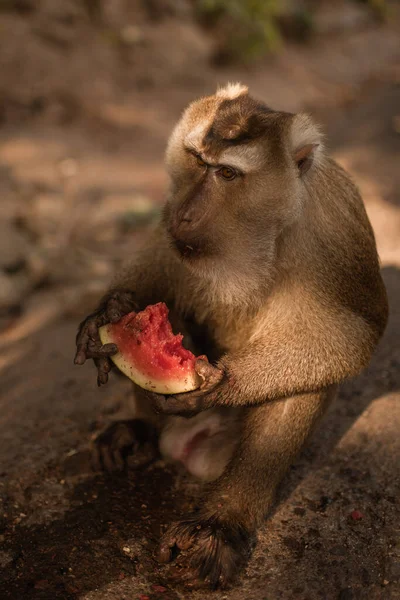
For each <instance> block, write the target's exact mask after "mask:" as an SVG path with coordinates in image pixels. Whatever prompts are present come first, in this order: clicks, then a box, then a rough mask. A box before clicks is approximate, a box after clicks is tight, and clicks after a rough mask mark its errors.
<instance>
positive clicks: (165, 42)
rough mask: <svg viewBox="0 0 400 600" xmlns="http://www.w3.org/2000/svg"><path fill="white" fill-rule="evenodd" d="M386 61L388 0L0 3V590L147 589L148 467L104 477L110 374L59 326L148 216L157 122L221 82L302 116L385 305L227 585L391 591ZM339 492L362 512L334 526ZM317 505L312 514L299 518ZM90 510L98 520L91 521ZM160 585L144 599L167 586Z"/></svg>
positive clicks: (162, 132)
mask: <svg viewBox="0 0 400 600" xmlns="http://www.w3.org/2000/svg"><path fill="white" fill-rule="evenodd" d="M399 58H400V4H399V3H398V2H396V1H389V0H388V1H385V0H339V1H337V2H329V1H328V0H326V1H324V0H322V1H317V0H243V1H241V0H0V377H1V380H2V385H1V387H0V390H1V391H0V394H1V399H0V406H1V411H0V448H1V452H0V499H1V500H2V502H3V509H2V510H1V509H0V547H1V548H2V549H0V573H1V572H3V575H4V578H5V579H4V580H5V581H6V582H7V592H6V596H5V597H8V598H18V599H21V598H49V599H50V598H51V599H53V598H85V599H86V598H87V599H88V600H89V599H92V598H93V599H96V600H98V599H100V598H123V597H129V598H131V597H132V598H136V597H138V598H139V597H141V596H140V593H141V594H142V596H143V598H153V597H154V598H155V597H159V596H157V593H158V594H159V593H161V592H156V591H154V589H153V588H151V585H153V584H152V583H151V582H152V581H153V579H154V577H153V575H151V573H154V572H155V571H154V569H155V568H156V567H155V566H154V564H153V563H152V562H151V559H150V558H149V557H150V551H148V552H147V554H146V551H144V550H141V549H140V548H141V547H142V546H140V548H139V546H138V544H137V542H135V539H136V540H137V539H142V538H143V539H145V540H150V542H149V543H150V546H151V543H152V541H154V539H155V537H156V536H157V534H156V533H155V531H156V529H157V526H159V523H160V519H162V518H164V519H165V515H164V516H162V515H161V516H159V519H158V521H157V516H156V517H155V525H154V526H153V529H150V530H148V529H146V527H148V522H147V521H146V522H145V520H144V519H143V515H142V512H143V509H141V508H140V507H141V506H142V504H143V505H146V506H147V504H148V502H147V501H145V502H144V503H143V502H142V501H143V496H141V495H140V493H138V489H137V487H138V486H139V488H140V485H142V484H143V490H144V491H143V494H144V497H145V498H146V497H147V496H148V495H149V494H150V495H151V490H150V491H149V489H148V488H146V485H148V481H147V483H146V478H144V480H143V481H142V482H141V480H140V481H139V482H138V481H137V480H135V481H133V480H131V479H129V478H128V480H118V482H117V483H116V484H115V485H112V486H110V488H109V487H108V483H107V481H108V480H107V479H104V478H103V479H102V478H101V476H98V475H96V476H94V475H93V474H92V473H90V469H89V466H88V460H87V453H86V450H85V448H86V446H87V445H88V444H89V442H90V439H91V437H92V436H93V435H95V433H96V432H98V431H99V430H100V429H101V428H102V427H103V426H104V425H105V424H106V423H107V422H108V420H109V419H110V418H116V415H118V414H119V411H120V409H121V410H122V408H121V405H122V404H123V403H122V400H121V399H123V398H124V396H126V395H127V394H128V393H129V391H128V388H127V386H126V385H125V382H119V381H118V382H113V384H112V385H109V386H107V387H106V388H105V389H101V390H97V389H96V388H95V386H94V384H95V377H94V372H93V369H91V368H90V367H89V366H86V367H84V368H81V369H78V368H74V367H73V366H72V358H73V348H74V335H75V331H76V327H77V323H78V322H79V321H80V320H81V319H82V318H83V317H84V316H85V315H86V314H87V313H88V312H89V311H90V310H91V309H92V308H93V307H94V306H95V305H96V303H97V301H98V299H99V297H100V296H101V294H102V293H103V291H104V290H105V288H106V287H107V283H108V281H109V280H110V278H111V276H112V274H113V272H114V271H115V269H116V268H117V267H118V265H119V264H120V263H121V261H122V260H123V259H126V258H127V257H129V255H130V253H132V252H133V251H134V249H135V247H136V246H137V245H138V244H139V243H140V241H141V239H142V238H143V236H144V235H145V234H146V229H147V228H148V227H149V226H151V224H152V223H153V222H154V220H155V219H156V218H157V215H158V213H159V210H160V206H161V205H162V202H163V198H164V194H165V189H166V185H167V178H166V174H165V171H164V168H163V153H164V149H165V145H166V141H167V139H168V135H169V133H170V131H171V129H172V127H173V124H174V123H175V121H176V120H177V119H178V118H179V115H180V113H181V111H182V110H183V108H184V107H185V106H186V105H187V103H188V102H190V101H191V100H193V99H195V98H196V97H198V96H200V95H206V94H209V93H213V92H214V90H215V89H216V87H217V86H218V85H219V84H221V85H223V84H225V83H226V82H228V81H241V82H243V83H245V84H247V85H248V86H249V87H250V91H251V93H252V94H253V95H254V96H256V97H258V98H260V99H262V100H264V101H265V102H266V103H267V104H269V105H270V106H271V107H272V108H276V109H283V110H288V111H300V110H305V111H308V112H311V113H313V114H314V115H315V117H316V118H317V120H319V121H320V122H321V123H322V124H323V127H324V129H325V131H326V133H327V144H328V147H329V148H330V150H331V152H332V153H333V155H334V156H335V158H336V159H337V160H338V161H339V162H340V163H341V164H342V165H343V166H344V167H345V168H346V169H348V170H349V171H350V172H351V174H352V175H353V177H354V179H355V180H356V182H357V183H358V185H359V186H360V188H361V190H362V193H363V196H364V199H365V203H366V207H367V210H368V213H369V216H370V218H371V221H372V223H373V226H374V229H375V232H376V237H377V242H378V248H379V252H380V256H381V261H382V266H383V269H384V276H385V281H386V284H387V286H388V291H389V296H390V300H391V306H392V318H391V319H392V320H391V322H390V325H389V327H388V332H387V334H386V337H385V340H384V342H383V345H382V347H381V350H380V351H379V353H378V355H377V358H376V360H375V362H374V363H373V364H372V366H371V369H370V370H369V371H368V372H367V373H366V374H365V375H363V376H362V377H361V378H359V379H357V380H356V382H355V383H353V384H350V385H349V386H347V387H345V389H344V391H343V392H342V395H341V399H340V400H339V403H338V404H337V406H336V408H334V409H333V411H332V412H331V413H330V415H329V416H328V418H327V422H326V424H325V429H324V430H323V431H324V433H321V434H317V437H316V440H315V441H314V442H313V445H312V447H311V450H309V451H308V453H306V455H305V456H304V457H303V458H301V459H300V461H299V463H298V465H297V466H296V467H295V469H294V473H295V474H293V475H292V479H291V480H290V481H291V482H292V483H291V484H289V488H288V489H289V491H288V492H287V495H288V498H289V499H288V501H287V503H286V504H285V505H284V507H283V508H281V509H279V510H280V512H279V511H278V513H277V515H275V517H274V519H273V520H272V522H271V523H272V524H271V525H269V529H268V530H267V532H266V533H265V534H263V535H264V538H263V540H264V541H262V543H261V544H260V548H261V549H260V550H259V555H258V556H257V557H256V562H253V563H252V566H251V569H252V570H251V569H250V571H249V572H248V574H247V579H245V582H244V583H243V584H242V587H241V588H239V589H238V591H235V592H232V593H231V595H230V596H229V598H232V599H233V600H235V599H236V598H237V599H241V598H250V597H252V598H253V597H260V598H262V597H263V596H262V595H260V594H262V593H263V591H264V590H265V586H266V581H268V586H269V589H270V590H271V594H272V595H268V594H267V597H268V598H269V599H275V598H292V597H293V598H317V597H318V598H319V597H321V598H322V597H323V598H340V599H341V600H349V599H351V598H358V597H360V598H369V599H373V598H395V597H400V588H399V585H400V584H399V583H398V582H399V579H400V569H399V567H398V565H399V562H398V559H399V555H398V554H396V555H395V554H394V553H395V552H400V550H398V548H399V546H398V544H399V538H398V530H397V533H396V529H395V528H396V527H397V523H398V516H399V514H398V508H396V506H395V502H394V501H393V498H396V497H398V492H399V491H400V490H399V478H400V473H399V462H400V461H399V450H400V448H399V441H398V440H399V439H400V436H399V427H400V414H399V408H398V406H399V405H398V399H399V397H398V388H399V385H398V384H399V379H400V377H399V365H400V360H399V358H400V357H399V347H398V336H399V322H400V318H399V308H398V307H399V306H400V300H399V299H400V283H399V267H400V197H399V188H400V168H399V167H400V60H399ZM350 398H351V399H352V403H350V402H349V400H350ZM377 399H379V402H378V400H377ZM388 414H390V416H391V418H390V419H389V420H388V419H387V415H388ZM365 440H368V444H366V446H365V447H364V446H363V444H362V442H363V441H364V442H365ZM360 445H361V446H362V447H363V448H364V449H363V450H361V451H360V449H359V448H360ZM354 448H357V449H358V450H357V452H355V450H354ZM353 451H354V452H355V455H354V456H353V455H352V452H353ZM328 455H329V458H327V456H328ZM321 456H322V458H321ZM366 465H372V466H370V467H368V468H367V467H366ZM371 473H372V474H371ZM152 477H155V480H157V477H156V475H155V474H154V473H153V476H152ZM165 477H167V476H166V475H165ZM168 477H171V478H172V479H173V476H172V475H171V476H168ZM168 477H167V479H168ZM163 481H164V479H163ZM114 483H115V482H114ZM167 483H168V486H166V487H167V488H168V487H170V485H169V484H170V483H171V481H170V479H168V482H167ZM159 485H162V482H161V483H159ZM290 485H292V488H291V487H290ZM396 486H397V487H396ZM94 487H96V492H93V489H94ZM140 489H141V488H140ZM185 493H186V492H185ZM185 493H183V492H182V494H183V496H184V495H185ZM113 494H116V495H117V497H118V498H119V499H120V498H121V497H123V499H124V503H125V504H124V506H125V508H124V510H122V509H121V502H118V503H116V502H114V500H113V498H114V496H113ZM157 494H158V492H157ZM165 494H166V498H167V495H168V493H167V491H166V492H165ZM357 494H358V496H357ZM127 495H128V496H129V497H131V496H132V498H131V500H129V501H128V500H127V499H126V497H127ZM134 495H135V497H137V499H136V500H135V499H134ZM98 497H101V498H103V500H102V503H101V504H98V503H97V504H96V502H97V498H98ZM157 497H158V496H157ZM321 498H322V499H321ZM324 498H325V499H324ZM365 498H368V501H367V502H366V500H365ZM114 499H115V498H114ZM99 502H100V501H99ZM140 502H142V504H141V503H140ZM165 502H166V503H167V505H168V502H169V503H170V504H171V505H174V504H175V500H174V499H173V498H172V497H170V498H169V499H168V498H167V500H165ZM366 504H367V506H366ZM94 505H95V506H94ZM117 505H118V506H119V508H116V507H117ZM355 508H357V509H360V511H361V513H362V515H363V517H362V518H361V519H359V522H358V521H357V523H351V519H350V529H349V527H348V520H346V519H347V517H348V514H350V513H351V510H352V509H355ZM156 510H157V509H156V507H153V511H152V515H155V514H156ZM124 511H125V512H124ZM296 511H297V512H296ZM330 511H331V512H330ZM396 511H397V512H396ZM138 514H140V515H141V516H138ZM1 515H3V516H1ZM321 515H324V516H325V517H327V516H328V517H329V515H331V518H332V520H330V521H329V523H328V520H327V519H325V521H324V519H322V521H324V524H322V522H319V524H318V525H315V520H316V519H317V520H318V519H319V520H320V521H321V518H320V516H321ZM376 515H378V517H379V518H378V517H377V516H376ZM396 515H397V516H396ZM99 522H101V523H103V525H104V523H108V522H110V523H111V525H109V526H105V525H104V526H103V525H102V527H101V531H99ZM127 522H130V523H131V533H126V523H127ZM288 522H290V533H289V532H288V531H287V528H288V527H287V526H285V523H288ZM157 523H158V525H157ZM113 524H114V525H113ZM366 524H367V525H368V526H367V525H366ZM113 527H114V529H113ZM324 527H325V529H324ZM71 528H72V529H71ZM71 530H73V531H74V532H75V533H68V532H69V531H71ZM132 531H135V532H136V533H135V536H134V539H133V538H132ZM321 531H322V533H321ZM294 532H295V533H294ZM310 532H311V533H310ZM78 534H79V535H78ZM76 536H78V537H79V539H78V538H77V537H76ZM130 536H131V537H130ZM307 536H308V537H307ZM321 536H322V538H323V539H322V541H321V539H320V538H321ZM127 540H128V541H127ZM129 540H130V541H129ZM396 540H397V541H396ZM135 543H136V546H135ZM263 544H264V545H263ZM396 544H397V546H396ZM396 547H397V550H394V549H395V548H396ZM121 548H122V550H121ZM123 548H131V550H129V552H128V551H125V550H123ZM132 548H133V549H132ZM307 548H308V550H306V549H307ZM321 549H324V552H321ZM88 555H89V556H90V557H91V560H94V563H92V562H88V558H87V557H88ZM94 555H95V556H96V558H95V559H93V556H94ZM134 557H136V558H134ZM96 561H97V562H96ZM146 561H147V562H146ZM257 561H258V562H257ZM93 565H94V566H93ZM140 565H142V569H140V568H139V567H140ZM396 565H397V566H396ZM1 569H3V570H4V571H1ZM69 569H70V570H69ZM284 571H285V573H287V572H288V571H289V572H290V573H291V575H290V576H288V575H285V578H284V579H285V581H284V583H283V582H282V577H281V576H282V573H283V572H284ZM311 572H312V574H311V575H310V573H311ZM152 577H153V579H151V578H152ZM154 581H156V580H154ZM385 582H386V583H385ZM156 583H157V581H156ZM154 585H155V584H154ZM149 586H150V588H149ZM243 586H244V587H243ZM246 586H247V587H246ZM96 589H97V591H96ZM174 589H175V588H173V589H172V588H168V590H167V591H166V592H165V590H164V592H165V594H164V597H165V598H167V597H168V598H169V599H172V598H178V597H179V598H181V597H182V596H179V594H178V595H176V594H177V592H176V591H174ZM296 590H297V591H296ZM139 592H140V593H139ZM124 593H127V594H130V595H129V596H123V595H122V594H124ZM396 593H397V594H398V595H397V596H396V595H395V594H396ZM132 594H136V595H133V596H132ZM168 594H169V595H168ZM174 594H175V595H174ZM279 594H281V595H279ZM357 594H358V595H357ZM183 597H184V596H183ZM197 597H198V598H201V597H202V596H201V595H200V596H193V598H197ZM216 597H218V598H223V595H218V596H216Z"/></svg>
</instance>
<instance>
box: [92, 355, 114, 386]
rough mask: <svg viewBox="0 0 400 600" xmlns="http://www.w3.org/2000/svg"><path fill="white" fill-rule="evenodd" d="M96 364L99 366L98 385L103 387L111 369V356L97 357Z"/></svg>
mask: <svg viewBox="0 0 400 600" xmlns="http://www.w3.org/2000/svg"><path fill="white" fill-rule="evenodd" d="M94 364H95V365H96V367H97V385H98V386H99V387H101V386H102V385H105V384H106V383H107V381H108V374H109V372H110V371H111V366H112V365H111V361H110V359H109V358H107V357H105V356H103V357H101V358H95V359H94Z"/></svg>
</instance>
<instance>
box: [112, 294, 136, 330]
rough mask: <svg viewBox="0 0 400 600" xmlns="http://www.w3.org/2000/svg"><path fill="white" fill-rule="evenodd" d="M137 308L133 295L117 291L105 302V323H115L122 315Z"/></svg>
mask: <svg viewBox="0 0 400 600" xmlns="http://www.w3.org/2000/svg"><path fill="white" fill-rule="evenodd" d="M136 308H137V305H136V302H135V300H134V297H133V293H132V292H130V291H119V292H115V293H114V294H112V295H111V296H110V297H109V299H108V300H107V304H106V315H107V322H109V323H116V322H117V321H119V320H120V319H121V318H122V317H123V316H124V315H127V314H128V313H130V312H132V311H133V310H135V309H136Z"/></svg>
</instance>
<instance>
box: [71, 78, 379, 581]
mask: <svg viewBox="0 0 400 600" xmlns="http://www.w3.org/2000/svg"><path fill="white" fill-rule="evenodd" d="M166 163H167V168H168V171H169V174H170V177H171V188H170V192H169V196H168V199H167V202H166V205H165V210H164V213H163V218H162V222H161V223H160V225H159V226H158V228H157V230H156V231H154V233H153V234H152V235H151V236H150V238H149V240H148V243H147V245H146V246H145V247H144V248H143V249H142V250H141V252H139V253H138V255H137V257H136V260H135V261H134V262H133V264H132V265H130V266H128V267H127V268H126V269H125V270H124V271H123V273H122V274H121V275H120V276H119V277H117V279H116V280H115V282H114V284H113V286H112V290H111V292H110V293H109V294H108V296H107V297H106V298H105V299H104V300H103V302H102V304H101V305H100V308H99V309H98V311H96V313H94V314H93V315H90V316H89V317H88V318H87V319H86V320H85V321H84V322H83V323H82V325H81V327H80V330H79V333H78V337H77V346H78V350H77V355H76V359H75V360H76V362H77V363H78V364H82V363H83V362H84V361H85V359H86V358H94V360H95V363H96V365H97V369H98V382H99V384H102V383H106V381H107V378H108V372H109V370H110V359H109V356H110V355H111V354H112V353H113V352H115V351H116V347H115V346H113V345H107V346H105V347H101V344H100V342H99V338H98V334H97V328H98V326H99V325H101V324H103V323H105V322H107V321H116V320H118V319H119V318H120V317H121V315H123V314H124V313H126V312H129V311H130V310H132V309H133V308H140V309H142V308H144V307H145V306H146V305H147V304H150V303H155V302H159V301H164V302H166V303H167V305H168V306H169V307H170V309H171V315H172V317H173V318H174V319H176V323H178V324H179V328H180V329H181V330H183V332H184V333H185V334H187V335H190V339H191V342H192V345H193V348H195V349H196V350H197V352H198V353H201V354H207V355H208V356H209V358H210V360H211V363H212V365H213V366H212V365H211V364H210V365H208V364H207V363H204V362H203V361H198V363H197V369H198V371H199V372H200V373H201V374H202V375H203V378H204V383H203V385H202V386H201V388H200V389H199V390H197V391H194V392H190V393H187V394H180V395H177V396H167V397H164V396H158V395H154V394H153V395H151V394H147V393H145V392H143V391H140V390H136V402H137V405H138V413H137V414H138V417H140V419H141V420H139V421H138V420H136V421H132V422H130V423H125V425H123V426H122V430H121V426H115V427H116V428H118V427H120V429H119V432H118V434H117V435H114V436H111V437H110V436H108V438H107V437H103V438H101V439H100V443H105V442H110V443H111V446H112V453H113V454H114V456H116V455H118V451H122V450H123V449H124V448H125V447H126V446H127V445H128V444H130V443H134V442H135V443H138V442H140V441H141V440H142V441H143V438H144V437H146V436H145V432H147V433H149V432H151V431H153V432H154V430H153V429H152V428H151V427H150V426H147V429H146V427H145V425H144V423H145V422H147V421H149V422H150V423H153V425H154V427H155V429H156V430H157V431H158V433H159V447H160V449H161V451H162V453H163V454H164V455H166V456H168V457H170V458H172V459H173V460H176V461H180V462H182V463H184V464H185V465H186V467H187V468H188V470H189V471H190V472H191V473H193V474H194V475H196V476H198V477H200V478H203V479H205V480H207V481H208V483H206V484H205V490H204V499H203V503H202V505H201V509H200V510H199V512H198V513H197V514H196V515H195V516H191V517H189V518H187V519H184V520H182V521H181V522H179V523H175V524H173V525H172V526H171V528H170V529H169V531H168V532H167V533H166V534H165V535H164V537H163V539H162V541H161V548H160V557H161V559H163V560H165V561H169V560H171V557H172V556H173V552H172V551H173V550H176V549H178V550H179V549H184V548H188V547H189V546H192V553H191V565H192V568H193V570H194V572H195V573H196V574H197V575H198V576H199V577H200V578H203V579H205V580H206V581H208V582H209V583H210V585H211V586H214V587H215V586H218V585H224V584H226V583H228V582H229V581H231V580H232V578H233V576H234V575H235V573H236V572H237V570H238V568H239V567H240V566H241V565H242V564H243V563H244V562H245V560H246V559H247V557H248V556H249V554H250V551H251V548H252V543H253V539H254V534H255V532H256V529H257V527H258V526H259V525H260V523H262V522H263V520H264V518H265V517H266V515H267V514H268V511H269V510H270V508H271V505H272V503H273V501H274V497H275V493H276V489H277V486H278V484H279V482H280V481H281V479H282V477H283V475H284V474H285V471H286V470H287V468H288V467H289V465H290V463H291V462H292V461H293V459H294V458H295V456H296V455H297V453H298V452H299V450H300V449H301V447H302V446H303V444H304V442H305V441H306V439H307V438H308V436H309V435H310V432H311V431H312V429H313V427H314V425H315V423H316V422H317V420H318V418H319V417H320V416H321V414H322V413H323V412H324V410H325V408H326V406H327V404H328V402H329V401H330V400H331V399H332V397H333V396H334V394H335V389H336V385H337V384H338V383H340V382H341V381H343V380H344V379H346V378H347V377H350V376H353V375H356V374H357V373H358V372H359V371H360V370H361V369H363V367H365V366H366V365H367V363H368V362H369V360H370V358H371V355H372V352H373V350H374V348H375V346H376V344H377V342H378V340H379V338H380V337H381V335H382V332H383V331H384V328H385V324H386V321H387V313H388V309H387V298H386V293H385V288H384V285H383V282H382V279H381V275H380V272H379V264H378V257H377V252H376V246H375V240H374V235H373V232H372V229H371V225H370V223H369V221H368V218H367V215H366V212H365V209H364V206H363V202H362V199H361V197H360V194H359V192H358V190H357V188H356V187H355V185H354V184H353V183H352V181H351V180H350V178H349V177H348V175H347V174H346V173H345V171H344V170H343V169H342V168H341V167H339V166H338V165H337V164H336V163H335V162H334V161H333V160H332V159H331V158H330V157H329V156H328V154H327V152H326V151H325V150H324V147H323V143H322V138H321V134H320V132H319V130H318V127H316V126H315V125H314V123H313V122H312V120H311V119H310V118H309V117H308V116H306V115H303V114H299V115H294V114H289V113H284V112H276V111H273V110H271V109H269V108H268V107H267V106H265V105H264V104H262V103H260V102H258V101H256V100H254V99H253V98H251V97H250V96H249V95H248V91H247V88H245V87H243V86H241V85H238V84H236V85H228V86H227V87H225V88H223V89H220V90H219V91H218V92H217V93H216V94H215V95H213V96H209V97H206V98H202V99H200V100H198V101H196V102H194V103H192V104H191V105H190V106H189V107H188V108H187V110H186V111H185V112H184V114H183V116H182V118H181V120H180V121H179V123H178V124H177V126H176V128H175V130H174V131H173V133H172V135H171V138H170V140H169V144H168V148H167V153H166ZM157 415H158V416H157ZM172 415H174V416H172ZM187 417H190V418H187ZM121 431H122V435H121ZM115 432H116V430H115V428H114V433H115ZM149 435H150V433H149ZM151 435H153V433H152V434H151ZM139 438H141V439H139ZM121 440H122V441H121Z"/></svg>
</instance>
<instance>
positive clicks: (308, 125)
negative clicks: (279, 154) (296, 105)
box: [291, 114, 322, 176]
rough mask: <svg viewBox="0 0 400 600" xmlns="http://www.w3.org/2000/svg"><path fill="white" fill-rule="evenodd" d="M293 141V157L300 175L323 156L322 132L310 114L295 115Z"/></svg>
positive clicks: (292, 132) (292, 131)
mask: <svg viewBox="0 0 400 600" xmlns="http://www.w3.org/2000/svg"><path fill="white" fill-rule="evenodd" d="M291 138H292V139H291V142H292V152H293V158H294V161H295V163H296V165H297V168H298V169H299V172H300V176H303V175H305V173H306V172H307V171H308V170H309V169H310V168H311V166H312V165H313V164H315V162H316V161H319V160H320V158H321V156H322V134H321V132H320V130H319V128H318V126H317V125H316V124H315V123H314V122H313V121H312V119H311V118H310V117H309V116H308V115H304V114H299V115H295V116H294V118H293V122H292V129H291Z"/></svg>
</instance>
